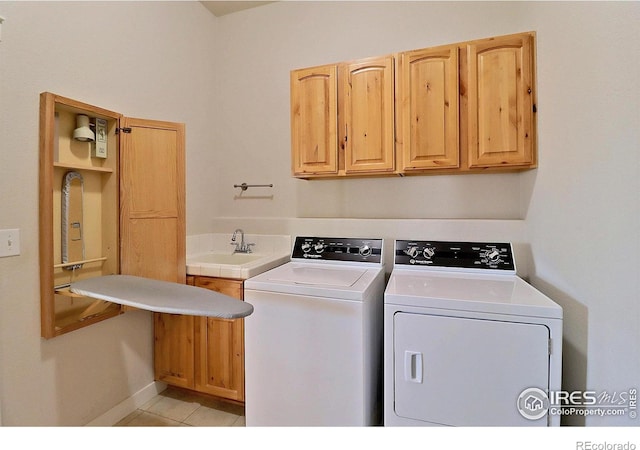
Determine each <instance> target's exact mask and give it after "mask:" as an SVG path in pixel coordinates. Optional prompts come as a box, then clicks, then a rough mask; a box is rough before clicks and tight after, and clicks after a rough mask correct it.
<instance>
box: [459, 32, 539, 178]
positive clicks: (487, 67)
mask: <svg viewBox="0 0 640 450" xmlns="http://www.w3.org/2000/svg"><path fill="white" fill-rule="evenodd" d="M532 49H533V36H532V35H531V34H520V35H513V36H504V37H499V38H493V39H486V40H481V41H476V42H472V43H469V44H468V45H467V58H468V83H469V86H468V111H469V130H468V133H469V135H468V140H469V142H468V145H469V149H468V152H469V153H468V157H469V167H472V168H473V167H498V166H511V165H513V166H519V165H532V164H534V163H535V161H534V131H535V130H534V120H533V98H534V95H533V93H534V92H533V91H534V85H533V82H534V79H533V51H532Z"/></svg>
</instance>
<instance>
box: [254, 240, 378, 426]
mask: <svg viewBox="0 0 640 450" xmlns="http://www.w3.org/2000/svg"><path fill="white" fill-rule="evenodd" d="M382 248H383V241H382V239H351V238H323V237H297V238H296V241H295V244H294V248H293V251H292V256H291V261H290V262H289V263H286V264H284V265H282V266H279V267H276V268H275V269H272V270H270V271H267V272H264V273H262V274H260V275H258V276H256V277H253V278H250V279H248V280H247V281H246V282H245V285H244V299H245V300H246V301H247V302H249V303H251V304H252V305H253V307H254V311H253V314H252V315H251V316H249V317H247V318H245V415H246V424H247V426H267V425H269V426H351V425H353V426H364V425H379V424H381V423H382V386H383V383H382V354H383V350H382V341H383V330H382V321H383V319H382V315H383V298H384V269H383V257H382Z"/></svg>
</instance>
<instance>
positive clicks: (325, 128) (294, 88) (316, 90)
mask: <svg viewBox="0 0 640 450" xmlns="http://www.w3.org/2000/svg"><path fill="white" fill-rule="evenodd" d="M337 89H338V87H337V69H336V66H335V65H330V66H322V67H315V68H310V69H301V70H294V71H292V72H291V161H292V170H293V174H294V175H314V174H337V173H338V139H337V135H336V129H337V118H338V111H337V108H338V99H337V94H338V93H337Z"/></svg>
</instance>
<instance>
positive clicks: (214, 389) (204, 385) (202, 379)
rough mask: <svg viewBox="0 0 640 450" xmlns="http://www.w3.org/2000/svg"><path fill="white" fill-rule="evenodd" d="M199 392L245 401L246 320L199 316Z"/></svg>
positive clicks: (197, 334)
mask: <svg viewBox="0 0 640 450" xmlns="http://www.w3.org/2000/svg"><path fill="white" fill-rule="evenodd" d="M195 383H196V390H197V391H200V392H206V393H208V394H212V395H217V396H219V397H224V398H229V399H232V400H237V401H244V320H243V319H234V320H228V319H212V318H207V317H198V318H197V324H196V380H195Z"/></svg>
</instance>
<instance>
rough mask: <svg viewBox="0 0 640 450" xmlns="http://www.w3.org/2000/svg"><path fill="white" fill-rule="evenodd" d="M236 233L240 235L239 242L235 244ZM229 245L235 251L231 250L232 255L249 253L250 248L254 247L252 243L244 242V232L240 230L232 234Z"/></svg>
mask: <svg viewBox="0 0 640 450" xmlns="http://www.w3.org/2000/svg"><path fill="white" fill-rule="evenodd" d="M238 233H240V242H236V237H237V235H238ZM230 244H231V245H235V246H236V248H235V250H233V253H251V246H252V245H256V244H253V243H245V242H244V231H242V230H241V229H240V228H238V229H237V230H236V231H234V232H233V236H232V237H231V242H230Z"/></svg>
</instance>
